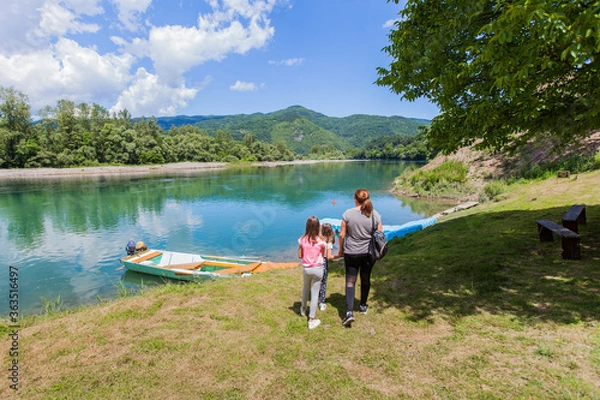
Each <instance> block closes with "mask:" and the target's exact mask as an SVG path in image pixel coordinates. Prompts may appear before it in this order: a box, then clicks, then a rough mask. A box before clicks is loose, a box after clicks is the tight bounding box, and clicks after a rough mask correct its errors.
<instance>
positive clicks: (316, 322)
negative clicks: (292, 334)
mask: <svg viewBox="0 0 600 400" xmlns="http://www.w3.org/2000/svg"><path fill="white" fill-rule="evenodd" d="M319 325H321V320H320V319H313V320H312V321H308V329H315V328H316V327H317V326H319Z"/></svg>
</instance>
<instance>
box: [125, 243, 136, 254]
mask: <svg viewBox="0 0 600 400" xmlns="http://www.w3.org/2000/svg"><path fill="white" fill-rule="evenodd" d="M125 251H126V252H127V255H128V256H132V255H134V254H135V242H134V241H133V240H130V241H129V242H127V246H125Z"/></svg>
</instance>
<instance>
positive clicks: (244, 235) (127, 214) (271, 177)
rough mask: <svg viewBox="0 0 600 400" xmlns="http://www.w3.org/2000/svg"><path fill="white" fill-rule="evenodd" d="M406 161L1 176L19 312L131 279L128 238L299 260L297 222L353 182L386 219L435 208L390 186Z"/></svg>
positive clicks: (348, 200)
mask: <svg viewBox="0 0 600 400" xmlns="http://www.w3.org/2000/svg"><path fill="white" fill-rule="evenodd" d="M406 166H407V165H406V164H404V163H384V162H356V163H355V162H349V163H319V164H312V165H296V166H284V167H276V168H266V167H244V168H231V169H226V170H220V171H214V170H213V171H208V172H205V173H198V174H194V175H190V174H186V175H166V174H165V175H161V176H156V175H155V176H147V177H135V178H117V177H109V178H107V177H86V178H82V179H73V178H68V179H58V180H38V181H27V180H24V181H11V182H5V183H3V184H2V186H0V228H1V229H0V246H1V247H2V249H5V252H6V253H5V254H6V255H7V257H8V262H9V264H10V265H14V266H16V267H18V268H19V284H20V298H21V302H20V306H21V312H22V313H32V312H38V311H39V310H40V308H41V305H42V301H41V298H42V297H44V298H47V299H55V298H56V297H57V296H58V294H60V298H61V300H62V301H63V304H64V305H65V306H67V307H72V306H75V305H78V304H82V303H90V302H94V301H97V299H98V298H111V297H114V296H115V293H116V286H117V283H118V282H119V280H120V279H122V281H123V282H125V283H126V284H127V285H132V284H138V282H134V279H133V278H131V279H130V277H129V276H128V275H127V274H124V272H125V271H124V270H119V269H118V268H119V261H118V259H119V257H121V256H123V255H124V246H125V244H126V243H127V241H128V240H130V239H133V240H136V241H137V240H143V241H144V242H146V244H147V245H148V246H149V247H154V248H159V249H169V250H173V251H183V252H194V253H202V254H219V255H236V256H241V255H245V256H253V257H261V258H263V259H271V260H275V261H284V260H286V261H290V260H291V261H296V239H297V238H298V237H299V236H300V235H301V234H302V233H303V229H304V223H305V221H306V218H307V217H308V216H309V215H317V216H318V217H320V218H324V217H330V218H340V216H341V214H342V212H343V211H344V210H345V209H347V208H349V207H352V206H353V205H354V203H353V200H352V194H353V192H354V190H355V189H356V188H358V187H366V188H368V189H369V190H370V191H371V193H372V199H373V203H374V204H375V207H376V208H377V210H378V211H379V212H380V213H381V214H382V215H383V218H384V223H386V224H390V225H399V224H402V223H404V222H407V221H410V220H414V219H418V218H421V217H423V216H427V215H428V214H429V215H431V214H433V213H435V212H437V211H440V209H437V210H435V211H433V209H421V208H419V207H421V203H420V202H419V203H413V204H410V203H406V202H404V201H400V200H398V199H397V198H396V197H395V196H393V195H392V194H390V193H389V189H390V187H391V183H392V181H393V179H394V178H395V177H397V176H398V175H400V173H401V172H402V170H403V169H404V168H405V167H406ZM334 200H335V201H334ZM417 204H418V205H417ZM129 275H131V274H129ZM150 279H152V278H150V277H147V282H150ZM7 291H8V287H7V285H4V286H1V287H0V296H1V297H4V298H7ZM3 306H5V304H3ZM1 312H2V313H3V315H6V314H7V312H8V310H7V309H2V310H1Z"/></svg>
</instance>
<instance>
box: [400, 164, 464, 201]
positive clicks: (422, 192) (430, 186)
mask: <svg viewBox="0 0 600 400" xmlns="http://www.w3.org/2000/svg"><path fill="white" fill-rule="evenodd" d="M467 172H468V168H467V167H466V166H465V165H464V164H463V163H461V162H459V161H446V162H444V163H443V164H441V165H439V166H437V167H435V168H432V169H427V170H423V169H418V170H415V169H406V170H405V171H404V172H403V173H402V175H401V176H400V178H399V181H398V184H397V188H398V189H402V190H403V191H405V192H411V193H415V194H417V195H419V196H424V197H427V196H436V197H457V196H460V195H461V194H464V193H470V192H471V191H472V188H471V187H470V185H469V184H468V178H467Z"/></svg>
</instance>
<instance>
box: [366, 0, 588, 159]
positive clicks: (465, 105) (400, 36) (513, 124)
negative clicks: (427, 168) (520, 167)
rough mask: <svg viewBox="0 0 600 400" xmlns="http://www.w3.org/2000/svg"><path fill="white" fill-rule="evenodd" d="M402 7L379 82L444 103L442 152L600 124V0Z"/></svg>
mask: <svg viewBox="0 0 600 400" xmlns="http://www.w3.org/2000/svg"><path fill="white" fill-rule="evenodd" d="M393 1H394V2H395V3H398V2H399V0H393ZM400 15H401V19H400V20H399V21H398V22H396V25H395V28H394V29H393V30H392V31H391V33H390V35H389V39H390V43H391V44H390V45H389V46H386V47H385V48H384V49H383V51H384V52H386V53H387V54H388V55H390V56H391V58H392V62H391V63H390V65H389V67H388V68H378V75H379V77H378V79H377V81H376V83H377V84H378V85H380V86H388V87H389V88H390V90H391V91H393V92H395V93H397V94H400V95H401V97H402V98H404V99H406V100H409V101H414V100H416V99H417V98H420V97H426V98H427V99H429V100H430V101H432V102H433V103H435V104H436V105H437V106H438V107H439V108H440V115H438V116H437V117H435V118H434V119H433V120H432V123H431V126H430V127H428V128H426V132H427V138H428V140H429V142H430V144H432V145H433V146H435V147H438V148H439V149H440V150H442V151H443V152H445V153H449V152H452V151H454V150H456V149H457V148H460V147H462V146H466V145H471V144H473V143H476V142H479V146H480V147H491V148H494V149H499V150H501V149H506V148H508V147H510V145H515V146H519V145H522V144H524V143H525V142H526V141H529V140H530V139H535V140H539V139H543V138H546V137H551V138H553V139H556V142H557V144H563V145H564V144H567V143H569V142H572V141H573V140H575V139H577V138H580V137H585V136H587V135H589V134H590V131H591V130H592V129H597V128H599V127H600V65H599V62H600V61H599V60H598V58H599V57H598V56H599V52H600V18H598V15H600V1H599V0H513V1H511V0H506V1H498V0H496V1H492V0H470V1H463V0H431V1H423V0H408V2H407V4H406V6H405V7H404V9H403V10H402V11H401V12H400ZM480 139H481V140H480Z"/></svg>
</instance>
